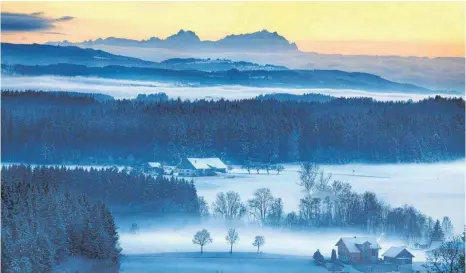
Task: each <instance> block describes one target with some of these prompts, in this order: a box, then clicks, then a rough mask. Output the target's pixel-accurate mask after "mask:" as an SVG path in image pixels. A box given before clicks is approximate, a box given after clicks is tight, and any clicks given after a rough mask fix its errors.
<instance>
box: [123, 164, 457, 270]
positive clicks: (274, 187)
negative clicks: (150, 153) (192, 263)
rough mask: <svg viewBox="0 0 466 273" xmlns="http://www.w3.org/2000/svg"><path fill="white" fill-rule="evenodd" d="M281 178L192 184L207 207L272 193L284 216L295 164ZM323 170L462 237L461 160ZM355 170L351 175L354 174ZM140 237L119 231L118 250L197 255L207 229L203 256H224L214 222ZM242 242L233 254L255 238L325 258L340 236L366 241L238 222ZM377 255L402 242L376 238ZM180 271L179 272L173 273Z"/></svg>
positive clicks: (296, 193) (221, 233)
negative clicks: (446, 221)
mask: <svg viewBox="0 0 466 273" xmlns="http://www.w3.org/2000/svg"><path fill="white" fill-rule="evenodd" d="M285 168H286V169H285V171H284V172H283V173H281V174H280V175H276V174H275V173H271V174H269V175H267V174H265V172H263V173H261V174H259V175H257V174H247V172H246V171H243V170H241V169H236V168H235V169H234V170H233V171H232V173H233V176H234V178H227V177H199V178H195V179H194V181H195V184H196V187H197V189H198V192H199V195H201V196H204V197H205V198H206V199H207V201H208V203H209V204H210V203H211V202H212V201H213V200H214V199H215V195H216V194H217V193H218V192H221V191H228V190H233V191H236V192H239V193H240V195H241V197H242V198H243V201H245V200H247V199H249V198H250V197H251V196H252V194H253V192H254V190H256V189H258V188H263V187H267V188H270V189H271V191H272V193H273V195H274V196H275V197H281V198H282V199H283V201H284V209H285V211H291V210H297V209H298V204H299V199H300V198H301V197H302V196H303V193H302V192H301V188H300V186H299V185H298V170H299V165H286V166H285ZM321 168H322V169H323V170H325V171H326V172H328V173H331V174H332V178H333V179H338V180H341V181H348V182H350V183H351V185H352V186H353V189H354V190H356V191H358V192H364V191H366V190H369V191H373V192H375V193H376V194H377V195H378V196H380V197H381V198H383V199H384V200H386V201H387V202H388V203H390V204H391V205H392V206H398V205H403V204H412V205H414V206H415V207H416V208H418V209H420V210H421V211H422V212H424V213H425V214H427V215H430V216H432V217H434V218H442V217H443V216H449V217H450V218H451V219H452V222H453V224H454V225H455V229H456V232H457V233H460V232H462V230H463V225H464V219H465V193H464V191H465V185H464V182H465V168H464V161H455V162H447V163H436V164H383V165H367V164H349V165H323V166H321ZM353 170H354V175H353ZM139 224H140V227H141V232H140V233H139V234H129V233H127V232H126V231H127V229H121V231H120V234H121V236H120V239H121V246H122V247H123V250H124V252H125V253H126V254H144V253H158V252H196V251H198V247H197V246H196V245H193V244H192V242H191V239H192V236H193V235H194V233H195V232H196V231H198V230H200V229H202V228H207V229H208V230H209V231H210V232H211V234H212V237H213V241H214V242H213V243H212V244H210V245H208V246H206V248H205V250H206V251H216V252H219V251H224V252H226V251H228V247H229V246H228V244H227V243H226V242H225V236H226V233H227V230H228V227H227V226H224V225H223V224H221V223H217V222H207V223H205V222H204V223H201V224H198V225H192V226H188V227H185V228H178V229H171V228H154V227H153V226H151V225H150V224H149V223H148V222H139ZM235 227H236V229H237V230H238V232H239V235H240V241H239V243H238V244H237V245H236V246H235V249H236V250H237V251H242V252H250V251H254V247H253V246H252V242H253V238H254V236H256V235H262V236H264V237H265V240H266V244H265V246H264V247H263V251H264V252H265V253H277V254H288V255H302V256H310V255H312V253H314V252H315V251H316V250H317V249H320V250H321V252H322V253H323V255H324V256H329V255H330V253H331V250H332V248H335V243H336V242H337V240H338V238H340V237H342V236H364V234H357V233H355V232H351V231H348V230H345V231H339V230H327V231H322V230H316V231H314V232H306V233H297V232H290V231H287V230H274V229H263V228H258V227H255V226H247V225H246V224H244V223H236V225H235ZM379 240H380V244H381V246H382V250H381V253H383V251H385V250H386V249H387V248H389V247H390V246H399V245H403V242H401V241H393V240H387V239H386V238H383V237H381V238H379ZM413 254H414V255H415V259H414V261H417V262H422V261H424V260H425V253H424V252H423V251H413ZM174 272H178V271H174ZM200 272H203V271H200Z"/></svg>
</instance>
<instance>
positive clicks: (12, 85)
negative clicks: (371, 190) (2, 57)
mask: <svg viewBox="0 0 466 273" xmlns="http://www.w3.org/2000/svg"><path fill="white" fill-rule="evenodd" d="M8 89H12V90H42V91H73V92H83V93H103V94H107V95H111V96H113V97H114V98H117V99H122V98H135V97H136V96H137V95H138V94H151V93H159V92H165V93H166V94H167V95H168V96H169V97H171V98H178V97H179V98H181V99H190V100H194V99H203V98H207V99H209V98H212V99H219V98H225V99H242V98H253V97H256V96H258V95H261V94H267V93H289V94H297V95H300V94H304V93H320V94H325V95H331V96H335V97H371V98H374V99H376V100H380V101H389V100H392V101H403V100H405V101H406V100H409V99H412V100H414V101H417V100H422V99H425V98H427V97H432V96H434V95H432V94H430V95H428V94H412V93H409V94H408V93H402V92H397V91H396V90H393V92H371V91H362V90H353V89H328V88H326V89H309V88H307V89H295V88H261V87H245V86H215V87H192V86H180V85H176V84H168V83H160V82H151V81H132V80H116V79H102V78H93V77H60V76H38V77H23V76H14V77H12V76H5V77H3V78H2V90H8ZM439 95H443V96H452V95H450V94H442V93H439ZM455 96H457V95H455Z"/></svg>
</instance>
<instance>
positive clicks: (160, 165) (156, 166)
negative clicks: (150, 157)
mask: <svg viewBox="0 0 466 273" xmlns="http://www.w3.org/2000/svg"><path fill="white" fill-rule="evenodd" d="M147 164H149V166H151V167H152V168H161V167H162V164H161V163H160V162H147Z"/></svg>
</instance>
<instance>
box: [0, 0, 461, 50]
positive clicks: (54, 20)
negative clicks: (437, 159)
mask: <svg viewBox="0 0 466 273" xmlns="http://www.w3.org/2000/svg"><path fill="white" fill-rule="evenodd" d="M465 8H466V3H465V2H409V3H406V2H405V3H402V2H353V3H351V2H197V3H196V2H170V3H168V2H29V3H27V2H3V3H2V7H1V10H2V35H1V38H2V42H13V43H44V42H47V41H62V40H68V41H72V42H80V41H84V40H88V39H96V38H99V37H101V38H106V37H112V36H113V37H121V38H131V39H138V40H141V39H148V38H150V37H152V36H156V37H159V38H166V37H167V36H170V35H172V34H174V33H177V32H178V31H179V30H180V29H184V30H192V31H194V32H195V33H196V34H197V35H198V36H199V37H200V38H201V40H218V39H221V38H223V37H224V36H226V35H229V34H242V33H251V32H255V31H260V30H263V29H267V30H269V31H271V32H274V31H277V32H278V33H279V34H280V35H282V36H284V37H285V38H287V39H288V40H289V41H290V42H296V44H297V46H298V48H299V49H300V50H301V51H306V52H319V53H327V54H348V55H355V54H356V55H359V54H363V55H399V56H427V57H464V56H465ZM11 20H13V21H11Z"/></svg>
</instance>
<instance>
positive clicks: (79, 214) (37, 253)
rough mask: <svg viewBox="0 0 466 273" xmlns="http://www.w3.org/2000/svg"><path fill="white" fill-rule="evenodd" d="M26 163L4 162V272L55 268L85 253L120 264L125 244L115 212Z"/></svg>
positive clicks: (114, 265) (28, 272)
mask: <svg viewBox="0 0 466 273" xmlns="http://www.w3.org/2000/svg"><path fill="white" fill-rule="evenodd" d="M48 174H50V173H47V172H43V171H42V170H38V169H36V170H34V171H33V170H32V169H31V168H28V167H25V166H13V167H9V168H2V185H1V195H2V201H1V202H2V203H1V204H2V254H1V255H2V266H1V268H2V272H25V273H32V272H52V271H53V268H54V266H55V265H57V264H60V263H62V262H66V260H67V259H68V258H71V257H75V256H81V257H85V258H88V259H92V260H102V261H103V262H104V264H105V266H106V267H109V268H116V269H118V267H119V264H120V257H121V255H120V252H121V248H120V246H119V243H118V239H119V236H118V232H117V227H116V225H115V222H114V219H113V216H112V214H111V213H110V211H109V209H108V207H107V206H106V205H105V204H104V203H101V202H92V201H90V200H89V198H88V197H87V195H85V194H77V193H76V194H73V193H70V191H67V190H65V188H63V187H61V185H58V184H54V183H53V182H51V181H50V180H49V179H37V178H38V177H42V178H45V177H47V175H48Z"/></svg>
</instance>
